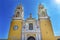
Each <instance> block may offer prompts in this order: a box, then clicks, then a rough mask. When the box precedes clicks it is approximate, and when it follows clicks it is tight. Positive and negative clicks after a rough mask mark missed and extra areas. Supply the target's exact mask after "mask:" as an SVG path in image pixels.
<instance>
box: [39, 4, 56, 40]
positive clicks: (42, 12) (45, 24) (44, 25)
mask: <svg viewBox="0 0 60 40" xmlns="http://www.w3.org/2000/svg"><path fill="white" fill-rule="evenodd" d="M38 20H39V26H40V29H41V35H42V40H55V39H54V33H53V30H52V25H51V21H50V18H49V16H48V15H47V10H46V9H45V8H44V6H43V5H42V4H40V5H39V7H38Z"/></svg>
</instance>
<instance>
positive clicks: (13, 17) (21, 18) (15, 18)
mask: <svg viewBox="0 0 60 40" xmlns="http://www.w3.org/2000/svg"><path fill="white" fill-rule="evenodd" d="M13 19H17V20H18V19H22V18H21V17H13Z"/></svg>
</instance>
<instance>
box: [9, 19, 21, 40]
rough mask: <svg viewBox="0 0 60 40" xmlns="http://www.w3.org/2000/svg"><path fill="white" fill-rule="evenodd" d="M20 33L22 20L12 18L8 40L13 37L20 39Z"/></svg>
mask: <svg viewBox="0 0 60 40" xmlns="http://www.w3.org/2000/svg"><path fill="white" fill-rule="evenodd" d="M14 25H17V26H18V29H17V30H14V29H13V27H14ZM21 33H22V20H12V22H11V26H10V32H9V36H8V40H12V38H13V37H14V38H15V37H16V38H17V39H18V40H20V39H21ZM16 38H15V39H16ZM15 39H13V40H15Z"/></svg>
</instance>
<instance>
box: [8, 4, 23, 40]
mask: <svg viewBox="0 0 60 40" xmlns="http://www.w3.org/2000/svg"><path fill="white" fill-rule="evenodd" d="M23 17H24V11H23V7H22V5H21V4H20V5H19V6H18V7H17V8H16V10H15V14H14V16H13V18H12V21H11V25H10V31H9V36H8V40H21V36H22V25H23Z"/></svg>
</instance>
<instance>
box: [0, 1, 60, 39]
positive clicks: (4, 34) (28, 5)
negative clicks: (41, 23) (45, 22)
mask: <svg viewBox="0 0 60 40" xmlns="http://www.w3.org/2000/svg"><path fill="white" fill-rule="evenodd" d="M21 3H22V5H23V7H24V19H26V18H27V17H29V14H30V13H32V16H33V18H36V19H37V18H38V15H37V13H38V5H39V3H42V4H43V5H44V6H45V8H46V9H47V14H48V15H49V17H50V20H51V22H52V26H53V27H52V28H53V31H54V35H55V36H60V3H58V2H55V0H21ZM19 4H20V0H0V38H2V39H4V38H5V39H7V38H8V33H9V29H10V23H11V20H12V16H13V15H14V12H15V9H16V7H17V5H19Z"/></svg>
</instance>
